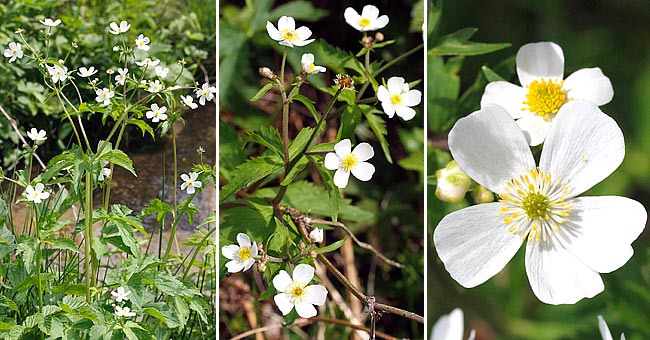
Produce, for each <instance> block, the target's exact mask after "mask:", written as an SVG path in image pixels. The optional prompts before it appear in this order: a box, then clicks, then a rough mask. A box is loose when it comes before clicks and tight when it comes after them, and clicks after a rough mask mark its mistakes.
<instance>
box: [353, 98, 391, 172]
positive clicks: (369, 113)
mask: <svg viewBox="0 0 650 340" xmlns="http://www.w3.org/2000/svg"><path fill="white" fill-rule="evenodd" d="M359 109H360V110H361V112H363V115H364V117H366V120H367V121H368V124H369V125H370V129H371V130H372V132H373V133H374V134H375V137H377V140H378V141H379V144H380V145H381V150H382V151H383V152H384V156H385V157H386V160H387V161H388V163H391V164H392V163H393V158H392V157H391V156H390V149H389V148H388V141H387V140H386V135H388V131H386V122H385V121H384V119H383V118H382V117H381V116H378V115H376V114H375V113H379V114H383V112H381V111H379V110H377V109H376V108H374V107H372V106H369V105H359Z"/></svg>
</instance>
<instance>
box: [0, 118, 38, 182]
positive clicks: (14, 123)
mask: <svg viewBox="0 0 650 340" xmlns="http://www.w3.org/2000/svg"><path fill="white" fill-rule="evenodd" d="M0 111H2V114H3V115H4V116H5V118H7V120H8V121H9V124H10V125H11V127H13V128H14V131H16V135H18V138H20V141H21V142H23V144H27V145H29V143H27V141H26V140H25V137H23V135H22V134H21V133H20V130H18V126H17V125H16V121H15V120H14V119H13V118H11V117H10V116H9V114H7V111H5V109H4V108H3V107H2V105H0ZM34 158H36V160H37V161H38V164H40V166H41V168H43V170H45V163H43V161H42V160H41V158H40V157H38V155H37V154H36V152H34Z"/></svg>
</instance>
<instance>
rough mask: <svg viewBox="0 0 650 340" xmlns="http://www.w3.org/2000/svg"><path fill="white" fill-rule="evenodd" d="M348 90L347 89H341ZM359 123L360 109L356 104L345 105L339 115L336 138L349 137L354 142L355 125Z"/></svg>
mask: <svg viewBox="0 0 650 340" xmlns="http://www.w3.org/2000/svg"><path fill="white" fill-rule="evenodd" d="M343 92H349V91H343ZM360 123H361V110H359V107H358V106H346V107H345V110H343V114H342V115H341V127H340V128H339V131H338V134H337V136H336V140H339V141H340V140H343V139H349V140H350V141H352V144H354V140H355V138H354V137H355V133H354V131H355V130H356V128H357V126H358V125H359V124H360Z"/></svg>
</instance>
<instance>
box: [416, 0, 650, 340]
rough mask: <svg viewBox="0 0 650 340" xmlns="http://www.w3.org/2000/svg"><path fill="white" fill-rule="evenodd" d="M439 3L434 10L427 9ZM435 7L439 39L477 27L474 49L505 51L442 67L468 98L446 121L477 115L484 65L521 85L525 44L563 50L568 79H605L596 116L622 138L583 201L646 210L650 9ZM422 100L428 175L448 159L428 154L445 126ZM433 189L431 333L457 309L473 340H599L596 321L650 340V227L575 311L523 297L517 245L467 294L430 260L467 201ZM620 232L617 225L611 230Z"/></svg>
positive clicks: (551, 4)
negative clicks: (445, 225) (518, 67)
mask: <svg viewBox="0 0 650 340" xmlns="http://www.w3.org/2000/svg"><path fill="white" fill-rule="evenodd" d="M439 5H441V4H440V3H438V2H435V5H434V6H439ZM442 5H443V10H442V17H441V20H440V26H439V27H438V30H437V33H438V35H444V34H448V33H452V32H454V31H457V30H459V29H461V28H464V27H476V28H478V32H477V33H476V34H475V35H474V37H472V40H473V41H480V42H487V43H510V44H512V46H511V47H509V48H505V49H502V50H500V51H498V52H494V53H490V54H486V55H481V56H472V57H465V58H459V57H445V58H444V60H445V62H446V63H447V65H449V64H451V63H455V64H456V65H458V64H461V65H462V68H461V67H457V68H456V69H454V70H453V71H451V72H450V74H451V77H452V78H455V77H456V76H457V80H458V81H459V82H460V93H463V92H465V91H466V90H468V89H469V90H470V91H469V92H468V95H467V96H466V99H467V100H465V101H464V102H463V103H462V104H460V105H459V104H458V102H457V103H456V105H452V106H453V107H454V108H455V110H454V117H453V121H455V120H457V119H458V118H460V117H462V116H465V115H467V114H469V113H471V112H472V111H474V110H477V109H478V108H479V100H480V95H481V94H482V92H483V89H484V84H485V81H486V80H485V78H484V77H483V76H482V72H481V67H482V66H484V65H485V66H488V67H490V68H491V69H494V70H496V71H497V72H498V73H499V74H500V75H502V76H504V77H505V78H506V79H508V80H509V81H511V82H513V83H516V84H519V82H518V79H517V78H516V74H515V65H514V58H513V57H514V55H515V54H516V53H517V50H518V49H519V48H520V47H521V46H522V45H524V44H526V43H529V42H539V41H553V42H556V43H557V44H559V45H560V46H561V47H562V48H563V50H564V56H565V77H566V76H568V75H570V74H571V73H572V72H574V71H576V70H578V69H581V68H585V67H600V68H601V69H602V70H603V73H604V74H605V75H606V76H608V77H609V78H610V79H611V82H612V84H613V86H614V99H613V100H612V101H611V102H610V103H609V104H607V105H604V106H602V107H601V109H602V110H603V111H604V112H605V113H607V114H609V115H610V116H612V117H613V118H614V119H615V120H616V121H617V122H618V124H619V125H620V126H621V129H622V130H623V133H624V136H625V142H626V143H625V144H626V156H625V160H624V161H623V164H622V165H621V166H620V167H619V168H618V170H616V171H615V172H614V173H613V174H612V175H611V176H610V177H609V178H607V179H606V180H604V181H603V182H601V183H600V184H598V185H597V186H596V187H594V188H592V189H591V190H590V191H588V192H587V193H585V194H584V195H622V196H627V197H631V198H633V199H635V200H637V201H639V202H641V203H642V204H643V205H644V206H646V208H647V207H648V206H649V202H650V152H649V151H648V150H650V95H649V92H650V58H649V54H650V39H649V38H650V30H649V29H648V27H649V26H648V25H649V24H650V20H649V19H650V1H646V0H624V1H604V0H598V1H589V0H583V1H561V0H551V1H525V0H500V1H482V0H458V1H446V2H444V4H442ZM431 46H432V45H431V44H430V45H429V47H431ZM431 60H432V59H431V58H430V59H429V63H430V64H431ZM477 75H478V78H477ZM477 80H478V83H480V85H481V87H480V88H479V89H478V90H477V91H474V92H472V90H471V89H470V87H471V86H472V85H475V81H477ZM429 82H430V83H429V87H430V88H431V87H434V88H435V87H444V86H446V84H447V81H446V80H441V79H436V78H435V77H432V73H431V72H430V73H429ZM433 91H436V90H433ZM439 92H440V90H438V93H439ZM429 93H430V95H431V93H436V92H429ZM429 99H430V102H429V104H430V106H429V112H428V115H429V116H428V117H429V120H430V122H429V145H430V147H429V151H428V157H429V158H428V165H429V168H428V169H429V170H428V172H429V175H433V174H434V173H435V171H436V170H437V169H439V168H442V167H444V166H445V164H446V163H447V161H448V160H449V159H450V158H449V154H448V152H447V151H444V150H442V149H440V148H436V147H435V146H436V145H440V141H441V140H442V139H444V136H445V133H446V132H448V130H449V128H450V127H451V125H449V126H443V125H444V124H435V123H431V122H432V121H435V119H436V115H438V118H439V115H440V114H442V113H441V111H439V110H438V108H439V107H440V106H436V105H431V104H432V99H431V97H430V98H429ZM437 104H439V103H437ZM436 110H438V111H436ZM432 118H433V120H432ZM452 123H453V122H452ZM434 190H435V186H434V185H430V186H429V187H428V191H429V201H428V208H429V211H428V216H429V225H428V228H429V235H428V236H429V245H430V246H429V250H430V251H429V254H428V268H427V270H428V287H427V289H428V314H427V320H428V322H429V323H428V325H429V327H431V326H432V325H433V323H434V322H435V321H436V320H437V319H438V317H440V316H441V315H442V314H447V313H449V312H450V311H451V310H452V309H453V308H455V307H460V308H462V309H463V311H464V312H465V325H466V330H467V329H472V328H473V329H476V331H477V336H476V339H477V340H485V339H600V334H599V332H598V322H597V319H596V317H597V315H598V314H602V315H603V317H604V318H605V320H606V321H607V323H608V325H609V327H610V330H611V331H612V335H613V337H614V338H615V339H617V338H619V334H620V333H621V332H624V333H625V335H626V338H627V339H628V340H630V339H632V340H635V339H638V340H640V339H649V338H650V322H648V321H649V320H650V319H649V317H650V231H649V230H648V228H646V230H645V231H644V232H643V233H642V234H641V236H640V237H639V239H637V241H635V242H634V243H633V248H634V250H635V254H634V256H633V257H632V259H630V261H629V262H628V263H627V264H626V265H625V266H623V267H622V268H620V269H619V270H617V271H615V272H613V273H610V274H604V275H601V276H602V278H603V280H604V282H605V291H604V292H603V293H601V294H599V295H597V296H596V297H594V298H592V299H584V300H582V301H580V302H578V303H576V304H575V305H565V306H550V305H545V304H543V303H541V302H539V301H538V300H537V298H536V297H535V296H534V295H533V293H532V291H531V289H530V285H529V283H528V278H527V276H526V273H525V267H524V251H523V249H524V247H522V248H521V250H520V252H519V253H518V254H517V255H516V256H515V258H514V259H513V260H512V261H511V262H510V263H509V264H508V265H507V266H506V268H505V269H504V270H503V271H502V272H501V273H499V274H498V275H496V276H495V277H494V278H492V279H490V280H488V282H486V283H484V284H482V285H480V286H479V287H477V288H474V289H464V288H462V287H461V286H460V285H459V284H458V283H456V282H455V281H454V280H453V279H451V278H450V276H449V274H448V273H447V272H446V271H445V269H444V267H443V266H442V263H441V262H440V261H439V259H438V257H437V255H436V253H435V249H434V248H433V242H432V232H433V229H434V228H435V226H436V225H437V223H438V222H439V221H440V219H442V217H443V216H444V215H445V214H446V213H448V212H450V211H455V210H458V209H460V208H462V207H464V206H467V205H468V204H470V203H469V200H468V201H467V202H464V203H461V204H458V205H452V204H448V203H443V202H441V201H440V200H438V199H437V198H436V197H435V196H433V191H434ZM468 197H469V195H468ZM617 227H624V226H615V225H614V226H612V228H617Z"/></svg>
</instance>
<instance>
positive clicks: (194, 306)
mask: <svg viewBox="0 0 650 340" xmlns="http://www.w3.org/2000/svg"><path fill="white" fill-rule="evenodd" d="M267 290H270V289H267ZM190 309H191V310H193V311H195V312H196V314H198V315H199V318H201V321H203V323H206V324H207V323H208V316H207V315H206V314H205V310H206V309H207V306H204V303H203V300H201V299H200V298H193V299H192V300H190Z"/></svg>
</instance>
